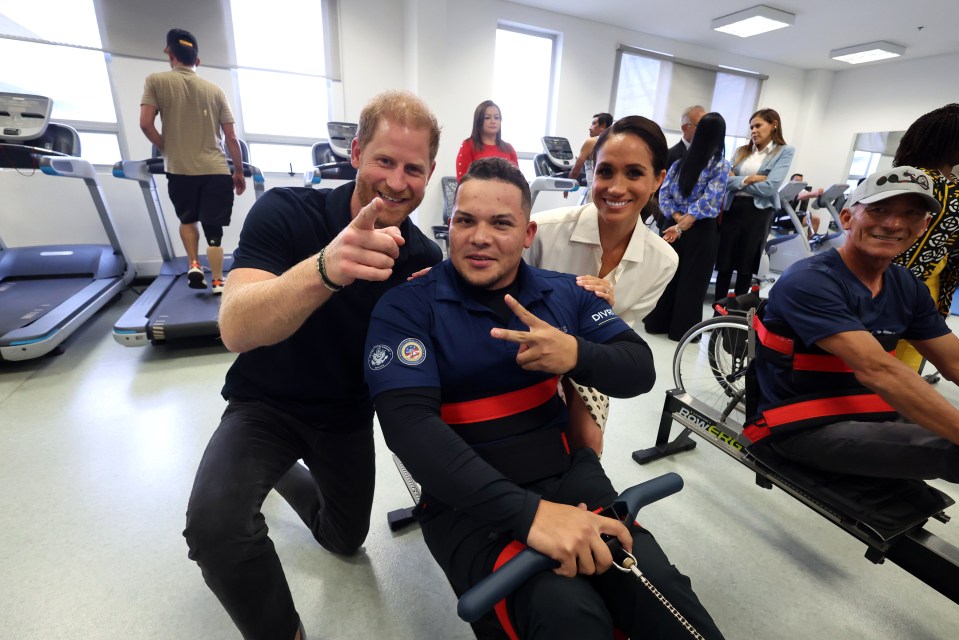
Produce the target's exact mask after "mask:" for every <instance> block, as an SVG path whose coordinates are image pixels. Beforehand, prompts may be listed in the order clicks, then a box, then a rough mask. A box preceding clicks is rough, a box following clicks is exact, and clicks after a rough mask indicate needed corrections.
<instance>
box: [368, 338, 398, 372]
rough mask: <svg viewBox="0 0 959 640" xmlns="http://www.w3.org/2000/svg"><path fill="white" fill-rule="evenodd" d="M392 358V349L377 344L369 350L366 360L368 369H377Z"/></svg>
mask: <svg viewBox="0 0 959 640" xmlns="http://www.w3.org/2000/svg"><path fill="white" fill-rule="evenodd" d="M392 360H393V350H392V349H390V348H389V347H387V346H386V345H385V344H378V345H376V346H375V347H373V348H372V349H371V350H370V356H369V358H367V362H368V363H369V365H370V369H372V370H373V371H379V370H380V369H382V368H383V367H385V366H386V365H388V364H389V363H390V362H391V361H392Z"/></svg>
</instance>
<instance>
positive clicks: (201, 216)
mask: <svg viewBox="0 0 959 640" xmlns="http://www.w3.org/2000/svg"><path fill="white" fill-rule="evenodd" d="M167 193H169V194H170V200H172V201H173V208H174V209H175V210H176V217H177V218H179V219H180V222H182V223H183V224H192V223H194V222H202V223H203V224H207V225H213V226H220V227H225V226H227V225H229V224H230V215H231V214H232V213H233V177H232V176H230V175H206V176H183V175H177V174H173V173H168V174H167Z"/></svg>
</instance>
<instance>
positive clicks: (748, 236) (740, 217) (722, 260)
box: [715, 197, 773, 300]
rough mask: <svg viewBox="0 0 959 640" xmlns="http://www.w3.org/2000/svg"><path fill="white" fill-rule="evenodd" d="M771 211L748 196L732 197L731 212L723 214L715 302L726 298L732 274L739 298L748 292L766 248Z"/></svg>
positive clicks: (720, 226) (720, 227)
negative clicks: (761, 206)
mask: <svg viewBox="0 0 959 640" xmlns="http://www.w3.org/2000/svg"><path fill="white" fill-rule="evenodd" d="M772 212H773V210H772V209H771V208H770V209H759V208H757V207H756V205H755V204H754V201H753V199H752V198H747V197H736V198H733V204H732V206H731V207H730V208H729V211H724V212H723V214H722V222H721V223H720V225H719V250H718V252H717V254H716V272H717V273H716V292H715V297H716V300H722V299H723V298H725V297H726V293H727V292H728V291H729V284H730V282H732V277H733V271H735V272H736V287H735V290H736V295H737V296H741V295H742V294H744V293H746V292H747V291H749V287H750V285H752V281H753V275H755V274H756V272H757V271H759V261H760V259H761V258H762V254H763V251H765V248H766V237H767V236H768V235H769V225H770V223H771V222H772Z"/></svg>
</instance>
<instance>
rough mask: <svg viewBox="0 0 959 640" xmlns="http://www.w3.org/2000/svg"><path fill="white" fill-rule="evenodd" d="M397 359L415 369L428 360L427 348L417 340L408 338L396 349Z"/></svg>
mask: <svg viewBox="0 0 959 640" xmlns="http://www.w3.org/2000/svg"><path fill="white" fill-rule="evenodd" d="M396 353H397V357H398V358H399V361H400V362H402V363H403V364H406V365H409V366H411V367H415V366H416V365H418V364H422V363H423V361H424V360H426V347H425V346H423V343H422V342H420V341H419V340H417V339H416V338H407V339H406V340H404V341H403V342H401V343H400V346H399V347H397V348H396Z"/></svg>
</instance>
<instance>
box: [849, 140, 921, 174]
mask: <svg viewBox="0 0 959 640" xmlns="http://www.w3.org/2000/svg"><path fill="white" fill-rule="evenodd" d="M905 133H906V132H905V131H868V132H865V133H858V134H856V139H855V141H854V143H853V152H852V161H851V162H850V163H849V172H848V176H847V179H846V182H848V183H849V186H850V187H855V186H856V185H857V184H858V183H859V181H860V180H861V179H862V178H865V177H866V176H868V175H871V174H873V173H875V172H876V171H885V170H886V169H891V168H892V159H893V157H894V156H895V155H896V149H897V148H898V147H899V141H900V140H902V136H903V135H905Z"/></svg>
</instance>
